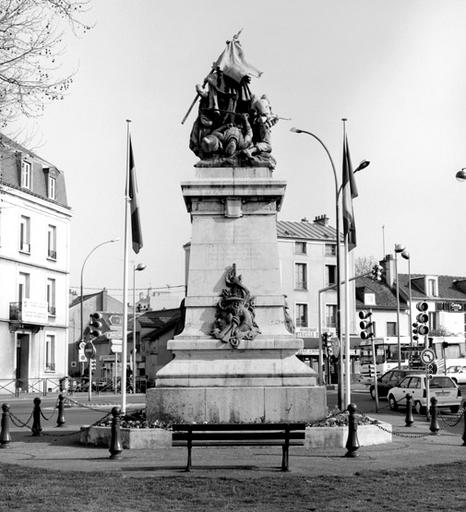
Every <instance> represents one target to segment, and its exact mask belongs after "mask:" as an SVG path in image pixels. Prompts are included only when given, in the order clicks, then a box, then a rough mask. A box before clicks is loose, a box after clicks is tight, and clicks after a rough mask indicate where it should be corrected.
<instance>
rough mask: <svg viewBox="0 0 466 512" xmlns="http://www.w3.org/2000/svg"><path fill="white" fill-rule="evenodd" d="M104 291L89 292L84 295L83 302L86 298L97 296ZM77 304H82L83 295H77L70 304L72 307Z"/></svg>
mask: <svg viewBox="0 0 466 512" xmlns="http://www.w3.org/2000/svg"><path fill="white" fill-rule="evenodd" d="M101 293H102V292H96V293H89V294H88V295H83V302H86V300H89V299H92V297H96V296H97V295H99V294H101ZM76 304H81V295H78V296H77V297H75V298H74V299H73V300H72V301H71V304H70V306H69V307H70V308H72V307H73V306H76Z"/></svg>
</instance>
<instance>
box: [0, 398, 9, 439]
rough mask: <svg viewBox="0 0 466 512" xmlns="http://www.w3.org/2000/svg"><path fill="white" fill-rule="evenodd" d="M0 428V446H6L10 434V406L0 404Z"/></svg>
mask: <svg viewBox="0 0 466 512" xmlns="http://www.w3.org/2000/svg"><path fill="white" fill-rule="evenodd" d="M2 411H3V413H2V430H1V432H0V448H8V446H9V444H8V443H10V442H11V436H10V406H9V405H8V404H3V405H2Z"/></svg>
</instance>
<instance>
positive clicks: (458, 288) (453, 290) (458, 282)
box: [398, 274, 466, 301]
mask: <svg viewBox="0 0 466 512" xmlns="http://www.w3.org/2000/svg"><path fill="white" fill-rule="evenodd" d="M427 276H431V274H427ZM425 277H426V274H411V295H412V297H413V298H419V299H429V300H455V301H466V277H462V276H445V275H432V277H436V278H437V282H438V295H437V296H436V297H432V296H431V295H427V294H426V293H425V292H424V291H423V290H422V289H421V288H420V287H418V286H416V281H415V280H416V278H425ZM398 279H399V286H400V291H401V292H402V293H403V294H405V295H406V297H408V296H409V284H408V279H409V275H408V274H398ZM413 280H414V281H413Z"/></svg>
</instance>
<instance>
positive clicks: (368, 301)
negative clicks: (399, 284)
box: [364, 292, 375, 306]
mask: <svg viewBox="0 0 466 512" xmlns="http://www.w3.org/2000/svg"><path fill="white" fill-rule="evenodd" d="M364 304H365V305H366V306H375V293H374V292H364Z"/></svg>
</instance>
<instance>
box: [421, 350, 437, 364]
mask: <svg viewBox="0 0 466 512" xmlns="http://www.w3.org/2000/svg"><path fill="white" fill-rule="evenodd" d="M434 359H435V352H434V351H433V350H432V349H431V348H425V349H424V350H423V351H422V352H421V361H422V362H423V363H424V364H425V365H427V364H430V363H432V362H433V361H434Z"/></svg>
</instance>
